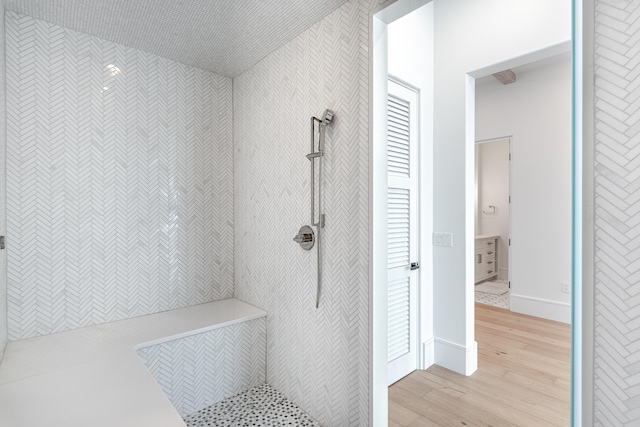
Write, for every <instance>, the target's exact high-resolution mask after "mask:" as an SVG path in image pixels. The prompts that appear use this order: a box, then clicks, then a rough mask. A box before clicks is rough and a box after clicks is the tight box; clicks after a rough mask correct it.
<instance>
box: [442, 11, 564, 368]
mask: <svg viewBox="0 0 640 427" xmlns="http://www.w3.org/2000/svg"><path fill="white" fill-rule="evenodd" d="M570 40H571V2H570V1H568V0H565V1H561V2H559V1H557V0H543V1H539V0H523V1H518V2H513V1H510V0H488V1H482V2H478V1H475V0H435V59H434V63H435V65H436V67H435V72H434V76H435V79H434V82H435V83H434V84H435V91H434V152H433V158H434V204H433V206H434V218H433V222H434V231H435V232H448V233H452V234H453V242H454V245H453V247H441V246H436V247H434V260H433V261H434V334H435V338H436V342H438V340H440V341H442V342H448V343H450V344H451V345H452V346H454V347H455V348H457V349H459V351H458V352H459V353H464V352H467V354H472V353H473V346H474V343H475V340H474V333H473V329H474V319H473V313H474V308H473V281H474V280H473V276H474V274H473V273H474V270H473V249H474V247H473V232H472V231H471V230H472V229H473V226H474V218H473V217H474V215H473V198H474V196H473V194H474V191H473V189H474V177H473V173H472V170H473V153H472V152H470V154H469V153H468V152H467V146H471V147H472V145H473V140H474V135H473V125H471V129H470V134H466V133H465V129H466V127H467V122H471V123H472V120H473V118H471V117H467V113H466V111H467V109H466V97H467V85H468V82H467V79H468V78H469V77H468V76H467V75H468V74H469V73H473V72H475V71H478V70H482V69H485V68H487V67H489V66H492V65H495V64H498V63H502V62H504V61H507V60H510V59H513V58H517V57H520V56H523V55H524V54H528V53H531V52H536V51H539V50H542V49H545V48H549V47H550V46H554V45H558V44H561V43H567V42H569V41H570ZM496 71H499V70H496ZM476 77H477V76H476ZM467 170H468V171H469V174H468V175H467ZM467 210H468V212H467ZM467 350H469V351H467ZM445 354H448V352H442V353H441V354H440V355H439V354H438V351H437V348H436V363H438V364H442V365H444V366H445V367H449V368H450V369H453V370H456V371H458V372H461V371H464V369H465V367H464V366H459V365H458V366H452V364H451V362H450V359H448V357H446V356H445Z"/></svg>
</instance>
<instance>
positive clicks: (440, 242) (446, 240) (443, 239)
mask: <svg viewBox="0 0 640 427" xmlns="http://www.w3.org/2000/svg"><path fill="white" fill-rule="evenodd" d="M433 245H434V246H449V247H453V233H442V232H434V233H433Z"/></svg>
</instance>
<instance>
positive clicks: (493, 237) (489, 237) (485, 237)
mask: <svg viewBox="0 0 640 427" xmlns="http://www.w3.org/2000/svg"><path fill="white" fill-rule="evenodd" d="M499 237H500V236H499V235H497V234H496V235H477V236H476V240H481V239H498V238H499Z"/></svg>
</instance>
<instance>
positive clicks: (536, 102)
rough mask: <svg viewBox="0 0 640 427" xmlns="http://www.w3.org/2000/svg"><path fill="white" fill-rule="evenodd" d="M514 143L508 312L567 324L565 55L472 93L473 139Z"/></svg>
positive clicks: (568, 98) (568, 122)
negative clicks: (512, 79) (508, 138)
mask: <svg viewBox="0 0 640 427" xmlns="http://www.w3.org/2000/svg"><path fill="white" fill-rule="evenodd" d="M500 135H512V137H513V138H512V147H511V151H512V165H511V166H512V167H511V173H512V176H511V183H512V188H511V196H512V200H511V215H512V216H511V236H510V238H511V255H512V259H511V310H512V311H516V312H520V313H525V314H531V315H534V316H538V317H544V318H548V319H553V320H560V321H563V322H570V319H571V317H570V315H571V307H570V303H571V295H570V294H568V293H562V292H561V285H560V284H561V282H567V283H570V282H571V55H570V53H566V54H563V55H559V56H556V57H554V58H550V59H548V60H545V61H541V62H540V67H538V68H535V69H531V70H529V69H527V71H524V72H522V73H518V76H517V81H516V83H513V84H510V85H503V84H501V83H500V82H498V81H497V80H496V81H492V80H488V81H487V82H486V83H483V84H478V85H477V86H476V136H477V138H478V139H479V140H482V139H487V138H491V137H496V136H500Z"/></svg>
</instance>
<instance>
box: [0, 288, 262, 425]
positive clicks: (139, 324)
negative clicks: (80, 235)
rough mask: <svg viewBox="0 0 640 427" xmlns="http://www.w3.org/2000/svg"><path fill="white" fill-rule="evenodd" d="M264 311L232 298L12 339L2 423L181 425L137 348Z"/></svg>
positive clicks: (1, 367)
mask: <svg viewBox="0 0 640 427" xmlns="http://www.w3.org/2000/svg"><path fill="white" fill-rule="evenodd" d="M265 316H266V312H265V311H263V310H260V309H258V308H256V307H254V306H251V305H249V304H246V303H244V302H242V301H239V300H236V299H233V298H231V299H226V300H222V301H216V302H212V303H207V304H201V305H197V306H192V307H187V308H181V309H177V310H172V311H167V312H163V313H156V314H152V315H148V316H142V317H136V318H132V319H127V320H121V321H117V322H112V323H107V324H102V325H98V326H92V327H87V328H82V329H76V330H72V331H67V332H60V333H56V334H51V335H45V336H42V337H37V338H31V339H26V340H22V341H15V342H10V343H9V344H7V348H6V350H5V355H4V358H3V360H2V363H0V426H11V427H22V426H24V427H39V426H47V427H48V426H65V427H74V426H82V427H85V426H88V425H90V426H94V427H99V426H100V427H102V426H104V427H114V426H118V427H126V426H132V427H133V426H136V427H140V426H154V427H183V426H184V423H183V421H182V418H181V416H180V415H179V414H178V412H177V411H176V409H175V408H174V407H173V405H172V404H171V402H170V401H169V399H168V398H167V397H166V395H165V394H164V393H163V391H162V390H161V388H160V386H159V385H158V383H157V382H156V381H155V380H154V378H153V376H152V375H151V374H150V373H149V371H148V370H147V367H146V366H145V365H144V363H143V362H142V360H141V359H140V357H139V356H138V354H137V352H136V349H139V348H146V347H149V346H153V345H156V344H162V343H165V342H168V341H173V340H179V339H180V338H183V337H188V336H191V335H194V334H201V333H206V332H208V331H213V330H215V329H217V328H223V327H226V326H230V325H234V324H237V323H240V322H246V321H249V320H253V319H258V318H263V317H265Z"/></svg>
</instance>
